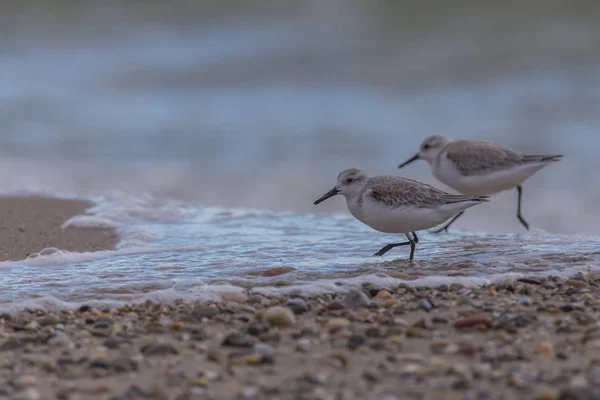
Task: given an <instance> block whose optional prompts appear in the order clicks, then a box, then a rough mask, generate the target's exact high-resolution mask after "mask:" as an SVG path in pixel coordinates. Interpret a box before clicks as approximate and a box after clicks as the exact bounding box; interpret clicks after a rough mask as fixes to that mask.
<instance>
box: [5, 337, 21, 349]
mask: <svg viewBox="0 0 600 400" xmlns="http://www.w3.org/2000/svg"><path fill="white" fill-rule="evenodd" d="M23 347H25V343H23V342H22V341H21V340H19V339H15V338H9V339H7V340H5V341H4V342H2V344H0V351H9V350H17V349H21V348H23Z"/></svg>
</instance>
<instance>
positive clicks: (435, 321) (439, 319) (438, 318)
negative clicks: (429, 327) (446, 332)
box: [431, 315, 450, 324]
mask: <svg viewBox="0 0 600 400" xmlns="http://www.w3.org/2000/svg"><path fill="white" fill-rule="evenodd" d="M448 322H450V321H448V319H447V318H444V317H441V316H439V315H434V316H433V317H431V323H432V324H447V323H448Z"/></svg>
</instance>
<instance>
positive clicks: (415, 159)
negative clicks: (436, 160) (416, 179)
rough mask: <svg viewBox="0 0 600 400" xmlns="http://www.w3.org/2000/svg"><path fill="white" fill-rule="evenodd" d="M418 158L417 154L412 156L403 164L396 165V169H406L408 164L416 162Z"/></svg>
mask: <svg viewBox="0 0 600 400" xmlns="http://www.w3.org/2000/svg"><path fill="white" fill-rule="evenodd" d="M419 158H421V157H419V153H417V154H415V155H414V156H412V157H411V158H410V159H409V160H408V161H406V162H405V163H403V164H400V165H398V168H402V167H406V166H407V165H408V164H410V163H411V162H413V161H417V160H418V159H419Z"/></svg>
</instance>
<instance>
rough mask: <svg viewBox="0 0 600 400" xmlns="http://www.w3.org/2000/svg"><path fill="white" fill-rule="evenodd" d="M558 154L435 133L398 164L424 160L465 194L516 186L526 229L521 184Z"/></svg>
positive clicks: (432, 169)
mask: <svg viewBox="0 0 600 400" xmlns="http://www.w3.org/2000/svg"><path fill="white" fill-rule="evenodd" d="M561 157H562V154H523V153H520V152H518V151H516V150H512V149H509V148H507V147H505V146H502V145H500V144H496V143H491V142H484V141H479V140H455V141H452V140H449V139H446V138H445V137H443V136H439V135H434V136H429V137H428V138H426V139H425V140H423V142H422V143H421V147H420V149H419V152H418V153H417V154H415V155H414V156H413V157H412V158H410V159H409V160H408V161H406V162H404V163H402V164H400V165H399V166H398V168H402V167H405V166H406V165H408V164H410V163H412V162H413V161H416V160H425V161H427V162H428V163H429V166H430V167H431V172H432V173H433V175H434V176H435V177H436V178H437V179H438V180H440V181H441V182H443V183H445V184H446V185H448V186H450V187H451V188H453V189H455V190H457V191H458V192H459V193H461V194H463V195H465V196H490V195H493V194H496V193H498V192H502V191H504V190H509V189H513V188H516V189H517V193H518V203H517V218H518V219H519V221H520V222H521V224H523V226H524V227H525V228H526V229H529V224H528V223H527V221H525V219H524V218H523V216H522V215H521V197H522V195H523V188H522V186H521V185H522V184H523V182H525V181H526V180H527V179H528V178H529V177H531V176H532V175H533V174H535V173H536V172H537V171H538V170H540V169H541V168H543V167H545V166H546V165H548V164H552V163H554V162H557V161H559V160H560V158H561ZM463 213H464V211H461V212H460V213H459V214H457V215H456V216H455V217H454V218H452V220H450V222H448V223H447V224H446V225H444V226H443V227H442V228H441V229H438V230H437V231H434V233H439V232H442V231H446V232H447V231H448V228H449V227H450V225H452V224H453V223H454V222H455V221H456V220H457V219H458V218H460V217H461V216H462V215H463Z"/></svg>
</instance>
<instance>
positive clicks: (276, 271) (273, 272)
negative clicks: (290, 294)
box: [260, 267, 296, 277]
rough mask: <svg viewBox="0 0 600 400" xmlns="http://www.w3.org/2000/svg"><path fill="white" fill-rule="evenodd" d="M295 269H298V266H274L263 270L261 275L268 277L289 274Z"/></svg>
mask: <svg viewBox="0 0 600 400" xmlns="http://www.w3.org/2000/svg"><path fill="white" fill-rule="evenodd" d="M295 270H296V268H293V267H273V268H269V269H267V270H264V271H263V272H261V273H260V276H266V277H272V276H279V275H283V274H287V273H288V272H292V271H295Z"/></svg>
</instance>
